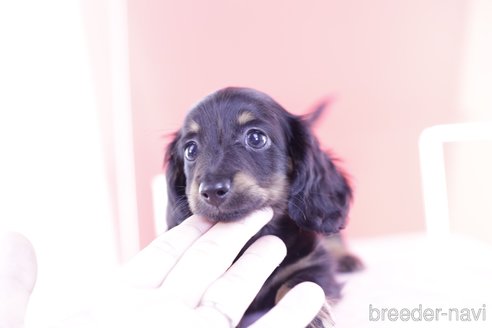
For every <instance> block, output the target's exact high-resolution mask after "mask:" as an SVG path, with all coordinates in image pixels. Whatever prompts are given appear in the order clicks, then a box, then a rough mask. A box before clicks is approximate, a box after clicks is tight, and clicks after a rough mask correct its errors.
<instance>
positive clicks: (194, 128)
mask: <svg viewBox="0 0 492 328" xmlns="http://www.w3.org/2000/svg"><path fill="white" fill-rule="evenodd" d="M188 130H189V132H191V133H198V132H200V125H199V124H198V123H197V122H196V121H194V120H191V121H190V124H189V126H188Z"/></svg>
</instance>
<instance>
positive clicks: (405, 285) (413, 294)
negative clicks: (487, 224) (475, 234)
mask: <svg viewBox="0 0 492 328" xmlns="http://www.w3.org/2000/svg"><path fill="white" fill-rule="evenodd" d="M349 245H350V248H351V249H352V250H353V252H354V253H355V254H357V255H358V256H360V257H361V259H362V260H363V261H364V263H365V265H366V269H365V270H364V271H362V272H359V273H353V274H344V275H340V277H339V278H340V280H341V281H344V282H345V286H344V289H343V294H344V296H343V299H342V300H341V301H340V302H339V303H338V304H337V305H335V306H334V316H335V320H336V322H337V327H466V328H473V327H492V245H490V244H487V243H484V242H480V241H477V240H474V239H470V238H467V237H464V236H458V235H450V236H449V237H448V238H444V239H430V238H429V237H427V236H425V235H423V234H421V235H419V234H415V235H399V236H390V237H381V238H374V239H366V240H355V241H350V244H349ZM370 306H371V307H372V308H373V309H376V310H379V311H380V312H379V314H381V311H382V309H383V308H386V309H390V308H395V309H397V310H398V312H400V311H401V310H402V309H404V308H408V309H409V310H410V311H411V310H414V309H416V308H417V309H418V308H419V306H420V307H421V308H422V311H421V312H423V310H425V309H426V308H430V309H432V311H434V319H432V320H431V321H425V320H424V318H423V316H420V317H421V320H418V318H419V312H418V310H417V311H416V312H415V311H414V317H415V319H417V320H414V319H412V318H410V319H409V320H408V321H405V322H404V321H401V320H397V321H390V320H389V319H388V318H387V317H386V320H384V321H381V320H376V319H377V315H378V313H377V312H374V311H373V312H372V319H373V320H372V321H371V320H370ZM436 309H441V312H446V313H448V312H450V311H449V309H456V310H453V311H459V313H460V315H461V313H465V316H464V317H463V319H466V313H468V314H470V315H471V314H473V313H472V312H471V311H472V310H473V311H475V313H478V311H479V310H480V309H482V311H481V312H480V314H481V316H480V317H478V321H474V320H473V319H472V320H471V321H466V322H464V321H460V322H457V321H456V319H455V318H456V312H452V313H451V314H448V315H450V316H452V318H453V320H451V321H450V320H449V318H447V317H446V316H444V315H441V316H439V315H437V314H436V313H437V312H436ZM462 311H465V312H462ZM466 311H468V312H466ZM484 314H485V318H484V317H483V315H484ZM437 317H439V318H438V319H439V320H437V319H436V318H437ZM436 320H437V321H436Z"/></svg>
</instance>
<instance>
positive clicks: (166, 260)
mask: <svg viewBox="0 0 492 328" xmlns="http://www.w3.org/2000/svg"><path fill="white" fill-rule="evenodd" d="M212 226H213V223H212V222H210V221H208V220H207V219H205V218H203V217H201V216H197V215H193V216H191V217H189V218H188V219H186V220H185V221H183V223H181V224H180V225H178V226H176V227H174V228H172V229H171V230H169V231H167V232H165V233H163V234H162V235H160V236H159V237H157V238H156V239H155V240H154V241H153V242H152V243H150V245H149V246H147V247H146V248H145V249H143V250H142V251H141V252H140V253H138V254H137V255H136V256H135V257H134V258H133V259H132V260H131V261H130V262H129V263H127V264H126V265H125V266H124V268H123V272H122V279H123V280H125V281H126V282H127V283H130V284H131V285H133V286H135V287H143V288H156V287H159V286H160V285H161V283H162V281H163V280H164V278H165V277H166V275H167V274H168V273H169V271H170V270H171V269H172V268H173V266H174V265H175V264H176V262H177V261H178V259H179V258H180V257H181V255H182V254H183V253H184V252H185V251H186V250H187V249H188V248H189V247H190V246H191V245H192V244H193V243H194V242H195V241H196V240H197V239H198V238H200V236H202V235H203V234H204V233H205V232H207V231H208V230H209V229H210V228H211V227H212Z"/></svg>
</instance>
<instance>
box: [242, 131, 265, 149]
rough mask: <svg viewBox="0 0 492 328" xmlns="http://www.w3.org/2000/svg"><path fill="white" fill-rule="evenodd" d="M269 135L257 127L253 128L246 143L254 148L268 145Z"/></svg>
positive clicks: (247, 135)
mask: <svg viewBox="0 0 492 328" xmlns="http://www.w3.org/2000/svg"><path fill="white" fill-rule="evenodd" d="M267 142H268V137H267V136H266V134H265V133H263V132H262V131H260V130H257V129H251V130H249V131H248V133H247V134H246V144H247V145H248V146H250V147H251V148H254V149H261V148H263V147H265V146H266V144H267Z"/></svg>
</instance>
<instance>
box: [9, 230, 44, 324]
mask: <svg viewBox="0 0 492 328" xmlns="http://www.w3.org/2000/svg"><path fill="white" fill-rule="evenodd" d="M36 273H37V263H36V255H35V253H34V248H33V247H32V245H31V243H30V242H29V241H28V240H27V239H26V238H25V237H24V236H22V235H20V234H17V233H13V232H8V233H5V234H3V235H1V236H0V327H22V326H23V321H24V316H25V311H26V307H27V303H28V301H29V297H30V296H31V292H32V290H33V288H34V284H35V282H36Z"/></svg>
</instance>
